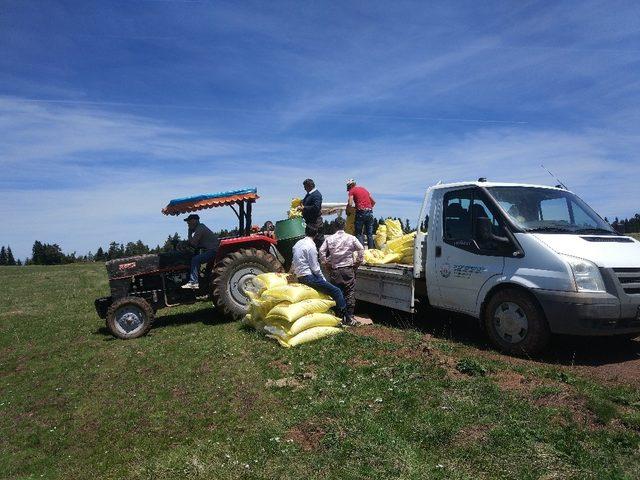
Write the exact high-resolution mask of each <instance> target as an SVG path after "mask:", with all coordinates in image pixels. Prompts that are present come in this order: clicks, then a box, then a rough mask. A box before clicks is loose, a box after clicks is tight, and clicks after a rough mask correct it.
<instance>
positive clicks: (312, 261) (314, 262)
mask: <svg viewBox="0 0 640 480" xmlns="http://www.w3.org/2000/svg"><path fill="white" fill-rule="evenodd" d="M306 253H307V260H308V262H309V268H310V269H311V273H313V274H314V275H316V276H318V277H320V278H322V279H323V280H326V279H325V278H324V275H323V273H322V270H321V269H320V264H319V263H318V254H317V253H316V251H315V248H313V250H312V249H309V250H307V252H306Z"/></svg>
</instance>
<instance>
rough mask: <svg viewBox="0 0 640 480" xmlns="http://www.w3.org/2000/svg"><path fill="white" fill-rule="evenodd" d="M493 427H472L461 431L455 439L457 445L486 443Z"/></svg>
mask: <svg viewBox="0 0 640 480" xmlns="http://www.w3.org/2000/svg"><path fill="white" fill-rule="evenodd" d="M491 428H492V427H491V425H470V426H468V427H465V428H463V429H462V430H460V431H459V432H458V433H457V434H456V436H455V437H454V440H453V443H454V444H455V445H471V444H474V443H481V442H484V441H485V440H486V439H487V438H488V436H489V432H490V431H491Z"/></svg>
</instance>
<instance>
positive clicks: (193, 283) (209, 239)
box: [182, 213, 220, 290]
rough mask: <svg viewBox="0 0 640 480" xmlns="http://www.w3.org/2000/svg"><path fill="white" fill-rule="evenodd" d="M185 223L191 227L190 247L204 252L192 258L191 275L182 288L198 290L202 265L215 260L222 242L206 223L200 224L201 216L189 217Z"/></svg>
mask: <svg viewBox="0 0 640 480" xmlns="http://www.w3.org/2000/svg"><path fill="white" fill-rule="evenodd" d="M184 221H185V222H187V224H188V225H189V237H188V242H189V245H191V246H192V247H196V248H197V249H199V250H200V249H202V250H203V251H202V253H199V254H197V255H194V256H193V257H192V258H191V275H190V277H189V281H188V282H187V283H185V284H184V285H183V286H182V288H191V289H193V290H197V289H198V288H199V285H198V278H199V273H200V264H202V263H207V262H208V261H209V260H213V259H214V258H215V256H216V253H218V247H219V245H220V240H219V239H218V236H217V235H215V234H214V233H213V232H212V231H211V230H209V228H207V226H206V225H205V224H204V223H200V216H198V215H196V214H195V213H192V214H191V215H189V216H188V217H187V218H185V219H184Z"/></svg>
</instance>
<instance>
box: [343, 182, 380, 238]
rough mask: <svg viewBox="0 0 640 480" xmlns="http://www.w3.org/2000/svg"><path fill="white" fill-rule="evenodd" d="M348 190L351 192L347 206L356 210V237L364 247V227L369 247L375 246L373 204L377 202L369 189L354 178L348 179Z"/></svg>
mask: <svg viewBox="0 0 640 480" xmlns="http://www.w3.org/2000/svg"><path fill="white" fill-rule="evenodd" d="M347 192H349V196H348V198H347V208H348V209H349V210H352V209H355V210H356V218H355V231H356V238H357V239H358V240H359V241H360V244H361V245H362V246H363V247H364V235H363V234H362V229H363V228H364V233H365V235H366V236H367V246H368V247H369V248H375V245H374V242H373V206H374V205H375V204H376V201H375V200H374V199H373V197H372V196H371V194H370V193H369V190H367V189H366V188H364V187H361V186H359V185H356V181H355V180H354V179H353V178H350V179H349V180H347Z"/></svg>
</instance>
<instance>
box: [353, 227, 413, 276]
mask: <svg viewBox="0 0 640 480" xmlns="http://www.w3.org/2000/svg"><path fill="white" fill-rule="evenodd" d="M415 238H416V232H411V233H408V234H406V235H403V234H402V226H401V225H400V221H399V220H394V219H391V218H387V219H386V220H385V221H384V224H382V225H380V226H379V227H378V230H376V234H375V238H374V241H375V244H376V247H377V248H375V249H369V250H365V252H364V262H365V263H366V264H369V265H382V264H385V263H403V264H408V265H413V242H414V240H415Z"/></svg>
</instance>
